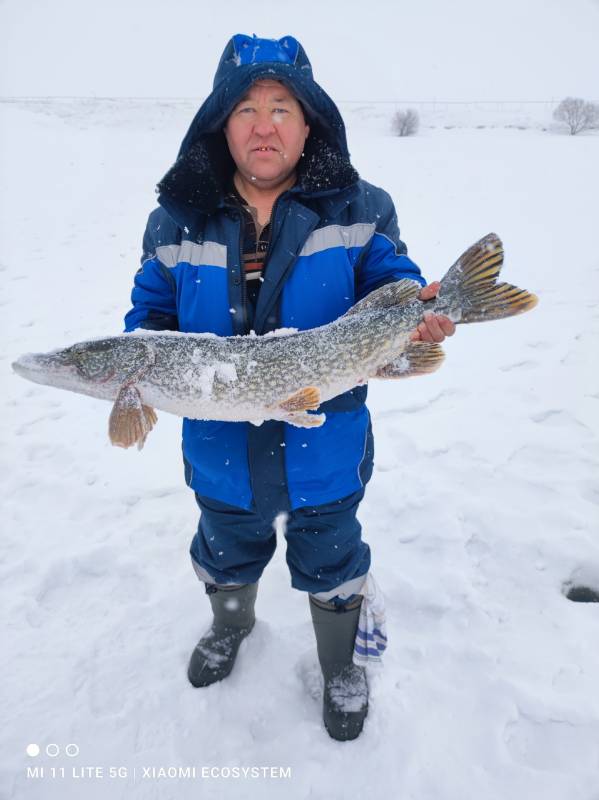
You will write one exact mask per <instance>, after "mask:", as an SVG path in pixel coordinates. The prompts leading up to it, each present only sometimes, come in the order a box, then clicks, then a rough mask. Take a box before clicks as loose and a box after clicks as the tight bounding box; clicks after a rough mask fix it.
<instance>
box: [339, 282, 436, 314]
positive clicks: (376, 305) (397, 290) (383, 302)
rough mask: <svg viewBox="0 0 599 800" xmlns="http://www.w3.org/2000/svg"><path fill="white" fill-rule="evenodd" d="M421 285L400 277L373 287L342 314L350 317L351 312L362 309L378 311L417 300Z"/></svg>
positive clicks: (362, 310)
mask: <svg viewBox="0 0 599 800" xmlns="http://www.w3.org/2000/svg"><path fill="white" fill-rule="evenodd" d="M421 289H422V286H421V285H420V284H419V283H418V281H413V280H411V279H410V278H402V279H401V280H400V281H392V282H391V283H386V284H385V285H384V286H380V287H379V288H378V289H375V290H374V291H373V292H370V294H368V295H366V297H364V298H362V300H359V301H358V302H357V303H356V305H355V306H352V307H351V308H350V309H349V310H348V311H346V312H345V314H344V315H343V316H344V317H350V316H352V315H353V314H361V313H363V312H364V311H379V310H382V309H385V308H392V307H393V306H401V305H405V304H406V303H410V302H411V301H412V300H417V299H418V296H419V294H420V291H421Z"/></svg>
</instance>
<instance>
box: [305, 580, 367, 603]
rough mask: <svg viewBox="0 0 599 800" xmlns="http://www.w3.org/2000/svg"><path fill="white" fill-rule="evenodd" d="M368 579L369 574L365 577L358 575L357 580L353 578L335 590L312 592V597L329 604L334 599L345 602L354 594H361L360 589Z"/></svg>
mask: <svg viewBox="0 0 599 800" xmlns="http://www.w3.org/2000/svg"><path fill="white" fill-rule="evenodd" d="M367 577H368V573H366V574H365V575H358V577H357V578H352V579H351V580H349V581H345V583H341V584H339V586H336V587H335V588H334V589H330V590H329V591H328V592H310V594H311V595H312V597H315V598H316V599H317V600H322V601H323V602H327V601H328V600H330V599H331V598H332V597H336V596H337V595H339V597H340V598H341V599H342V600H345V599H346V598H348V597H351V595H352V594H360V589H361V588H362V587H363V586H364V584H365V583H366V578H367Z"/></svg>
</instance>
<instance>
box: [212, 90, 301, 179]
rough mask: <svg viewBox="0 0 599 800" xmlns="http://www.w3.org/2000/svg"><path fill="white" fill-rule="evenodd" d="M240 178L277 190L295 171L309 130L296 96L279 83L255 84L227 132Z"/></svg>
mask: <svg viewBox="0 0 599 800" xmlns="http://www.w3.org/2000/svg"><path fill="white" fill-rule="evenodd" d="M224 132H225V137H226V139H227V144H228V145H229V151H230V153H231V156H232V157H233V161H235V164H236V165H237V169H238V170H239V172H240V173H241V175H242V176H243V177H244V178H245V179H246V180H248V181H251V182H252V184H254V185H255V186H257V187H258V188H265V189H270V188H275V187H276V186H278V185H279V184H281V183H283V181H285V180H286V179H287V178H288V177H289V175H290V174H291V173H292V172H293V170H294V169H295V166H296V164H297V162H298V161H299V158H300V156H301V154H302V151H303V149H304V142H305V141H306V138H307V136H308V134H309V133H310V128H309V126H308V125H306V122H305V120H304V115H303V112H302V108H301V106H300V104H299V103H298V101H297V100H296V98H295V97H294V95H292V94H291V92H290V91H289V90H288V89H287V88H286V87H285V86H283V84H281V83H279V82H278V81H270V80H263V81H257V82H256V83H254V84H253V85H252V86H251V87H250V89H249V90H248V91H247V93H246V94H245V96H244V97H243V98H242V99H241V100H240V102H239V103H237V105H236V106H235V108H234V109H233V111H232V112H231V115H230V116H229V119H228V120H227V124H226V126H225V129H224Z"/></svg>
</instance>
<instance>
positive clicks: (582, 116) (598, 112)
mask: <svg viewBox="0 0 599 800" xmlns="http://www.w3.org/2000/svg"><path fill="white" fill-rule="evenodd" d="M553 119H556V120H557V121H558V122H565V123H566V125H567V126H568V127H569V128H570V134H571V136H574V135H575V134H577V133H580V131H584V130H586V129H587V128H593V127H594V126H595V125H597V123H599V106H597V105H595V104H594V103H587V102H586V100H583V99H582V98H580V97H566V98H565V99H564V100H562V102H561V103H560V104H559V106H558V107H557V108H556V109H555V111H554V112H553Z"/></svg>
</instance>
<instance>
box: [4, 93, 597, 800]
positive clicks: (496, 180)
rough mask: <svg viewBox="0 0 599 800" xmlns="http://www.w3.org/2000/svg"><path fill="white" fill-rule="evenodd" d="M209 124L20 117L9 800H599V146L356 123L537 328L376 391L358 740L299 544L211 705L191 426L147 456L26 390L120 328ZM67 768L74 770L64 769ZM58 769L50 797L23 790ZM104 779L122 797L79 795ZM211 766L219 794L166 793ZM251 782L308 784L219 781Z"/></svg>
mask: <svg viewBox="0 0 599 800" xmlns="http://www.w3.org/2000/svg"><path fill="white" fill-rule="evenodd" d="M192 113H193V110H192V108H191V107H189V108H188V107H186V106H185V104H183V105H181V104H177V103H175V102H169V101H161V102H147V103H137V104H134V103H129V102H127V101H114V102H113V103H112V104H111V105H110V107H109V108H107V107H106V106H102V105H101V104H100V105H98V104H95V105H94V103H93V102H92V101H80V102H77V103H74V102H71V104H70V105H68V104H67V105H66V106H65V104H64V103H62V104H60V103H58V104H54V105H53V104H31V103H30V104H28V105H23V104H17V105H15V104H14V103H13V104H3V105H2V106H1V107H0V129H1V130H2V146H1V148H0V150H1V152H2V156H1V158H2V163H1V165H0V172H1V173H2V175H3V182H4V188H3V190H2V195H1V207H0V271H1V272H0V280H1V281H2V299H1V300H0V304H1V311H2V316H1V319H2V331H3V333H2V340H1V341H2V346H1V348H0V368H1V370H2V375H3V379H2V385H3V387H4V391H3V393H2V399H1V401H0V402H1V406H0V409H1V413H0V420H1V441H2V462H1V469H2V474H3V475H4V478H3V480H2V526H3V529H4V533H3V537H2V545H1V547H2V550H1V560H0V587H1V590H0V591H1V598H2V609H3V613H4V615H5V617H6V621H7V636H6V637H5V639H6V642H5V646H4V647H3V650H2V699H1V704H2V708H3V711H4V725H3V727H2V734H1V743H2V744H1V747H2V753H3V758H2V767H1V774H0V796H1V797H2V798H10V799H11V800H13V798H14V799H15V800H16V799H17V798H19V800H20V799H21V798H26V799H27V800H30V799H31V800H38V798H44V800H54V799H55V798H56V799H58V798H61V800H62V799H63V798H69V800H70V799H71V798H79V797H85V798H90V800H93V799H94V798H109V797H110V798H111V800H113V799H114V800H117V799H118V798H141V799H142V800H151V799H152V798H161V799H162V798H177V800H186V798H192V797H203V798H217V797H218V798H219V799H220V798H223V799H225V800H226V799H227V798H280V797H282V796H285V797H288V798H293V799H294V800H295V799H296V798H297V799H298V800H300V799H302V800H303V799H304V798H314V799H315V800H316V799H317V800H320V798H327V800H336V798H342V797H343V798H345V797H348V796H349V794H350V793H351V794H352V796H360V794H362V795H363V796H364V797H366V796H377V797H391V796H393V797H401V798H408V797H412V798H415V799H417V800H464V798H474V797H477V798H484V799H485V800H505V798H506V797H514V798H530V799H531V800H537V798H538V800H540V799H541V798H543V800H565V798H567V797H576V798H577V800H598V798H599V693H598V691H597V679H598V675H599V605H597V604H581V603H573V602H570V601H568V600H567V599H566V598H565V596H564V593H563V592H564V588H565V585H566V584H567V583H568V582H569V581H574V582H577V581H582V582H583V583H586V584H587V585H591V586H594V587H595V589H599V486H598V481H597V476H598V474H599V473H598V467H599V442H598V427H599V426H598V409H599V371H598V370H597V355H596V353H597V345H598V337H597V333H598V328H599V304H598V301H599V254H598V251H597V188H596V187H597V185H599V135H598V134H596V133H588V134H583V135H579V136H577V137H570V136H565V135H563V136H562V135H557V134H556V133H553V132H550V131H548V132H542V131H540V130H518V129H511V130H509V129H504V128H493V129H489V128H485V129H483V130H477V129H466V128H464V129H451V130H446V129H445V128H444V127H443V126H442V125H440V126H438V127H436V128H434V129H431V128H424V129H423V131H422V132H421V134H420V135H419V136H417V137H414V138H411V139H397V138H392V137H390V136H389V135H386V134H385V132H384V131H383V130H381V131H380V132H379V133H377V132H373V130H372V127H371V123H372V119H371V116H370V112H369V111H368V110H367V109H366V110H364V111H363V112H362V114H360V113H358V112H357V111H355V109H354V112H352V114H349V115H348V121H349V138H350V148H351V150H352V155H353V160H354V163H355V165H356V167H357V168H358V170H359V171H360V172H361V174H362V175H363V176H364V177H365V178H367V179H368V180H370V181H371V182H373V183H377V184H379V185H382V186H384V187H385V188H386V189H387V190H388V191H390V193H391V194H392V196H393V197H394V199H395V200H396V204H397V208H398V214H399V219H400V224H401V227H402V233H403V236H404V238H405V239H406V241H407V243H408V245H409V247H410V254H411V255H412V257H413V258H414V259H415V260H416V261H417V262H418V263H419V264H420V265H421V266H422V268H423V271H424V273H425V275H426V276H427V277H428V279H429V280H433V279H436V278H439V277H440V276H441V275H442V274H443V273H444V272H445V270H446V269H447V267H448V266H449V265H450V264H451V263H452V261H453V260H454V259H455V257H457V256H458V255H459V254H460V253H461V252H462V250H464V249H465V248H466V247H467V246H468V245H470V244H471V243H472V242H473V241H475V240H476V239H478V238H479V237H480V236H482V235H484V234H486V233H487V232H489V231H491V230H493V231H496V232H497V233H498V234H499V235H500V236H501V237H502V238H503V240H504V244H505V250H506V264H505V268H504V273H503V275H504V277H505V279H506V280H508V281H510V282H513V283H516V284H519V285H520V286H522V287H525V288H527V289H530V290H532V291H535V292H536V293H537V294H538V296H539V298H540V304H539V306H538V308H537V309H535V310H534V311H533V312H532V313H530V314H527V315H524V316H523V317H519V318H514V319H510V320H504V321H501V322H495V323H492V324H488V325H477V326H475V325H473V326H464V327H462V328H460V329H459V330H458V332H457V334H456V336H455V337H454V338H453V339H452V340H450V341H448V342H447V343H446V346H445V350H446V352H447V359H446V362H445V364H444V366H443V368H442V369H441V370H440V371H439V372H437V373H436V374H434V375H432V376H428V377H423V378H416V379H412V380H410V381H404V382H398V383H396V382H388V383H383V382H378V383H373V384H371V393H370V407H371V410H372V414H373V419H374V425H375V435H376V445H377V452H376V471H375V474H374V477H373V480H372V482H371V483H370V485H369V488H368V492H367V494H366V499H365V501H364V503H363V506H362V513H361V519H362V522H363V525H364V534H365V537H366V538H367V540H368V541H369V542H370V544H371V546H372V548H373V553H374V565H373V571H374V574H375V575H376V578H377V581H378V583H379V584H380V585H381V587H382V588H383V590H384V592H385V595H386V599H387V605H388V627H389V634H390V646H389V649H388V651H387V654H386V657H385V667H384V669H383V670H381V671H379V672H376V673H374V674H372V676H371V695H372V700H371V711H370V714H369V717H368V720H367V723H366V726H365V729H364V733H363V735H362V736H361V737H360V738H359V739H358V740H357V741H355V742H352V743H345V744H340V743H336V742H333V741H332V740H330V739H329V737H328V736H327V734H326V733H325V731H324V730H323V728H322V724H321V718H320V700H319V696H318V693H319V671H318V668H317V662H316V653H315V646H314V641H313V632H312V627H311V623H310V621H309V612H308V606H307V599H306V597H305V596H304V595H302V594H300V593H299V592H295V591H293V590H291V588H290V587H289V577H288V573H287V568H286V565H285V560H284V540H282V539H280V540H279V549H278V551H277V553H276V555H275V558H274V560H273V562H272V563H271V565H270V566H269V568H268V570H267V571H266V573H265V575H264V577H263V580H262V582H261V586H260V592H259V598H258V604H257V613H258V616H259V622H258V623H257V626H256V629H255V632H254V633H253V634H252V636H251V637H250V638H249V639H248V640H247V641H246V642H245V643H244V644H243V645H242V649H241V653H240V658H239V662H238V665H237V666H236V669H235V671H234V673H233V674H232V676H231V677H230V678H229V679H227V680H226V681H225V682H223V683H222V684H220V685H215V686H213V687H211V688H210V689H206V690H194V689H192V688H191V686H190V685H189V684H188V682H187V678H186V674H185V673H186V664H187V660H188V656H189V654H190V652H191V649H192V648H193V646H194V644H195V642H196V640H197V638H198V637H199V636H200V635H201V634H202V633H203V631H204V630H205V628H206V627H207V624H208V622H209V619H210V615H209V611H208V603H207V600H206V598H205V596H204V594H203V591H202V587H201V585H200V584H198V582H197V580H196V578H195V576H194V574H193V572H192V569H191V567H190V564H189V559H188V554H187V550H188V545H189V541H190V539H191V536H192V534H193V532H194V529H195V526H196V524H197V515H196V508H195V503H194V499H193V495H192V493H191V492H190V491H189V490H188V489H187V488H186V487H185V485H184V482H183V474H182V466H181V463H180V448H179V440H180V433H179V429H180V421H179V420H178V419H176V418H174V417H169V416H168V415H166V414H161V415H160V419H159V424H158V425H157V427H156V429H155V431H154V432H153V433H152V434H151V436H150V437H149V439H148V442H147V445H146V447H145V449H144V450H143V452H141V453H139V452H138V451H137V450H133V451H122V450H120V449H116V448H112V447H111V446H110V445H109V442H108V438H107V430H106V429H107V418H108V413H109V406H108V404H105V403H103V402H101V401H96V400H92V399H89V398H85V397H82V396H78V395H74V394H68V393H63V392H60V391H58V390H53V389H50V388H44V387H39V386H33V385H31V384H28V383H25V382H24V381H22V380H21V379H19V378H18V377H17V376H15V375H13V374H12V373H11V372H10V363H11V361H12V360H14V358H15V357H17V356H19V355H21V354H22V353H24V352H27V351H37V350H44V349H50V348H52V347H57V346H62V345H67V344H70V343H73V342H74V341H77V340H81V339H86V338H89V337H93V336H99V335H104V334H111V333H114V332H117V331H120V330H121V327H122V316H123V313H124V312H125V311H126V310H127V308H128V295H129V291H130V286H131V281H132V277H133V273H134V271H135V270H136V267H137V259H138V255H139V253H138V249H139V243H140V240H141V235H142V232H143V227H144V224H145V217H146V214H147V213H148V212H149V211H150V210H151V208H152V207H153V202H154V196H153V186H154V184H155V182H156V181H157V180H158V178H159V177H161V175H162V174H163V173H164V172H165V171H166V169H167V168H168V166H169V165H170V163H171V162H172V160H173V158H174V156H175V154H176V151H177V148H178V144H179V140H180V138H181V136H182V135H183V133H184V131H185V129H186V126H187V124H188V121H189V119H190V116H191V114H192ZM307 435H309V434H307ZM32 743H36V744H38V745H39V746H40V747H41V748H42V753H41V754H40V755H39V756H38V757H29V756H27V755H26V752H25V748H26V747H27V745H29V744H32ZM69 743H75V744H77V745H78V747H79V755H78V756H77V757H73V758H69V757H66V756H65V755H64V754H63V753H61V755H60V756H58V757H55V758H53V757H51V756H49V755H46V754H45V753H44V750H45V748H46V747H47V745H48V744H58V745H59V746H60V748H62V750H63V751H64V747H65V746H66V745H67V744H69ZM51 752H52V750H51ZM35 766H37V767H41V766H43V767H44V768H45V770H46V776H45V778H43V779H42V778H37V779H36V778H29V779H28V778H27V777H26V769H27V767H35ZM92 766H93V767H103V768H104V777H103V778H100V777H79V778H75V777H72V772H71V770H72V768H73V767H75V768H76V769H77V770H78V771H79V772H78V774H85V771H84V770H83V769H82V768H84V767H92ZM111 766H113V767H120V766H122V767H126V768H127V770H128V776H127V777H122V778H118V777H115V778H110V777H109V768H110V767H111ZM193 766H195V767H196V770H197V773H196V774H197V777H196V778H195V779H193V778H185V777H181V778H178V779H177V778H172V779H169V778H157V777H156V778H152V777H144V772H143V768H144V767H154V768H159V767H183V768H186V767H193ZM233 766H239V767H252V766H257V767H262V766H273V767H282V768H288V767H290V768H291V776H290V777H288V778H279V779H276V778H265V777H258V778H252V777H247V778H224V777H221V778H217V777H205V778H203V777H201V768H202V767H209V768H211V767H217V768H222V767H233ZM51 767H56V769H57V777H55V778H52V777H51V773H50V768H51ZM60 767H64V768H65V770H66V775H67V777H65V778H62V777H60V774H61V773H60ZM134 768H136V773H135V776H133V769H134Z"/></svg>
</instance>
